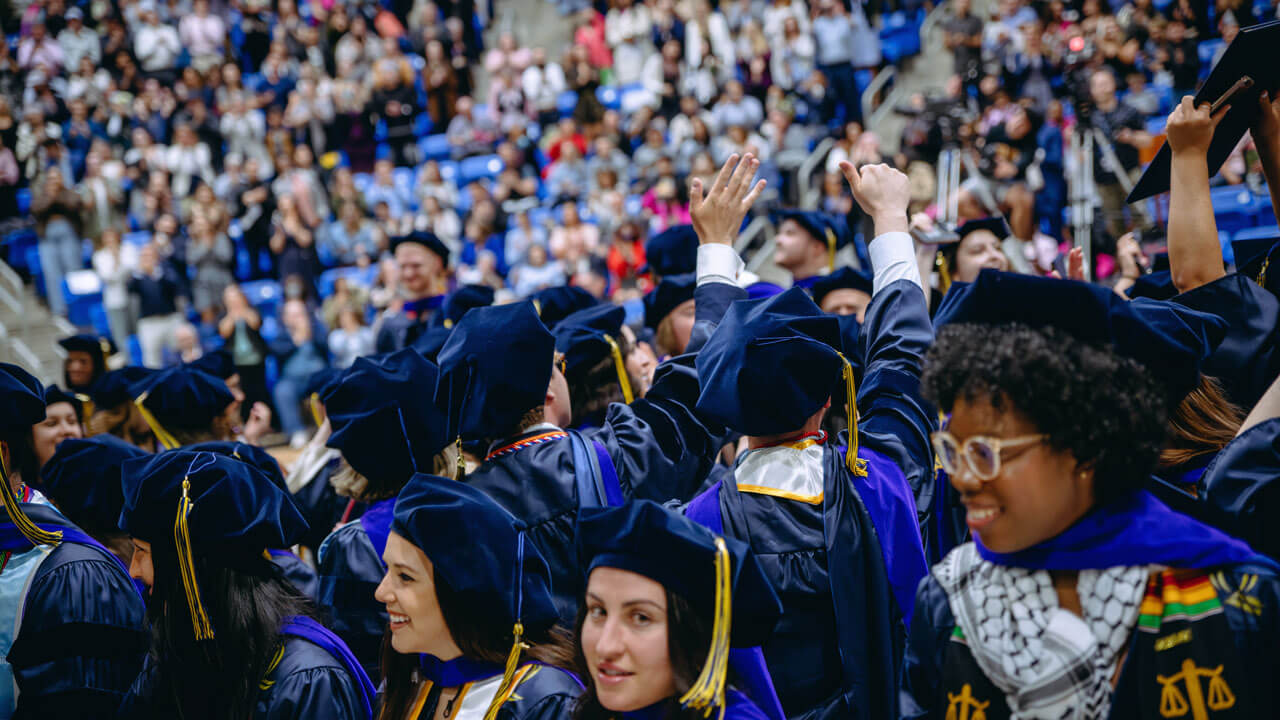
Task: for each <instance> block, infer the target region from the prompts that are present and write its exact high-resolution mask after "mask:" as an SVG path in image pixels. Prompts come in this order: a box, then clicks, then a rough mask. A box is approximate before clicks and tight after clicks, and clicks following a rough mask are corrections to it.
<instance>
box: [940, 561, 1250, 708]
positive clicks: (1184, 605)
mask: <svg viewBox="0 0 1280 720" xmlns="http://www.w3.org/2000/svg"><path fill="white" fill-rule="evenodd" d="M1254 582H1256V578H1255V579H1254ZM1229 584H1230V580H1229V579H1228V578H1227V577H1226V576H1225V575H1224V574H1223V573H1220V572H1214V573H1212V574H1209V573H1204V572H1198V571H1190V572H1188V571H1179V570H1163V571H1158V572H1153V573H1152V574H1151V576H1150V577H1149V579H1148V580H1147V587H1146V591H1145V594H1144V597H1143V600H1142V607H1141V610H1140V611H1139V616H1138V623H1137V626H1136V628H1135V632H1134V637H1133V640H1132V642H1131V643H1130V645H1129V652H1128V654H1127V656H1126V657H1125V658H1124V659H1123V660H1122V662H1123V663H1124V668H1123V670H1122V674H1121V676H1120V682H1119V683H1118V684H1117V687H1116V693H1115V696H1114V700H1113V703H1112V710H1113V714H1114V716H1115V717H1117V718H1118V717H1126V718H1127V717H1135V718H1143V719H1148V718H1149V719H1150V720H1178V719H1180V718H1186V720H1229V719H1231V718H1248V717H1258V715H1257V714H1256V713H1252V712H1251V708H1250V707H1249V706H1248V703H1246V702H1245V701H1244V700H1243V698H1245V697H1246V696H1248V694H1249V689H1248V688H1246V687H1244V685H1243V683H1244V673H1243V672H1242V671H1241V668H1240V667H1239V660H1238V658H1239V654H1240V653H1239V651H1238V650H1237V649H1236V647H1235V646H1234V645H1233V644H1232V642H1231V628H1230V627H1229V626H1228V625H1227V620H1226V616H1225V615H1224V614H1223V607H1222V606H1223V603H1224V601H1223V600H1222V598H1221V596H1220V593H1221V594H1222V595H1225V596H1226V600H1225V602H1226V603H1229V604H1231V605H1233V606H1235V607H1239V608H1241V609H1242V610H1244V611H1245V612H1250V613H1252V614H1257V613H1260V612H1261V609H1260V608H1258V607H1256V604H1257V602H1258V601H1257V599H1256V598H1254V597H1253V596H1252V595H1249V594H1248V588H1247V587H1241V588H1230V587H1228V585H1229ZM1248 584H1249V582H1248V581H1247V580H1246V582H1245V583H1244V585H1246V586H1247V585H1248ZM1250 607H1252V608H1254V609H1253V610H1249V609H1248V608H1250ZM943 652H944V653H945V659H944V661H943V669H942V687H941V690H940V692H939V704H938V706H937V708H936V709H935V712H934V713H933V717H934V718H937V720H1003V719H1005V718H1008V717H1009V707H1008V705H1007V704H1006V703H1005V699H1004V693H1002V692H1001V691H1000V690H999V689H998V688H996V687H995V685H993V684H992V683H991V681H990V680H988V679H987V678H986V676H985V675H983V674H982V670H981V669H980V668H979V667H978V664H977V662H976V661H975V660H974V659H973V654H972V653H971V652H970V650H969V645H968V641H967V640H966V638H965V636H964V632H962V631H961V629H960V627H959V626H956V627H955V628H954V629H953V630H952V632H951V637H950V642H948V643H947V647H946V648H945V649H944V650H943ZM1135 703H1136V709H1137V710H1138V714H1137V715H1130V714H1127V713H1132V711H1133V710H1134V709H1135Z"/></svg>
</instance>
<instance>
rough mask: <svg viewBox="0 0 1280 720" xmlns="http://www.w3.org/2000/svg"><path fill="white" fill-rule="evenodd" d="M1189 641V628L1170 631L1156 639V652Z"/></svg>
mask: <svg viewBox="0 0 1280 720" xmlns="http://www.w3.org/2000/svg"><path fill="white" fill-rule="evenodd" d="M1189 642H1191V628H1183V629H1182V630H1179V631H1178V632H1176V633H1170V634H1168V635H1165V636H1164V637H1162V638H1160V639H1158V640H1156V652H1163V651H1165V650H1171V649H1173V648H1175V647H1178V646H1179V645H1184V644H1186V643H1189Z"/></svg>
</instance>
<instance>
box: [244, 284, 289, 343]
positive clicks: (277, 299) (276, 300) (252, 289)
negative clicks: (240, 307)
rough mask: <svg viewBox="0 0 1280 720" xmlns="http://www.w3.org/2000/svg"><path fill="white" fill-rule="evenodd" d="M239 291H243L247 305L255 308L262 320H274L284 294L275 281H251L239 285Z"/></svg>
mask: <svg viewBox="0 0 1280 720" xmlns="http://www.w3.org/2000/svg"><path fill="white" fill-rule="evenodd" d="M240 289H241V290H243V291H244V295H245V297H246V298H248V299H249V304H250V305H252V306H254V307H255V308H257V310H258V312H259V313H262V317H263V318H264V319H265V318H267V317H272V318H274V317H275V316H276V313H277V312H278V311H279V310H280V303H281V301H282V299H283V295H284V293H283V291H282V290H281V289H280V283H278V282H276V281H275V280H253V281H251V282H247V283H241V285H240ZM264 338H265V333H264Z"/></svg>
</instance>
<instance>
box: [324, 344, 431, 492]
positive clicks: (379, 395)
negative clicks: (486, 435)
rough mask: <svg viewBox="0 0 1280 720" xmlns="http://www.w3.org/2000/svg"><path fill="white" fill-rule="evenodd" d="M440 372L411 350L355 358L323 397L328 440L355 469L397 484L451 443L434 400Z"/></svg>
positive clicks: (406, 479) (429, 464)
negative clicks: (328, 433)
mask: <svg viewBox="0 0 1280 720" xmlns="http://www.w3.org/2000/svg"><path fill="white" fill-rule="evenodd" d="M438 376H439V370H438V369H437V368H436V366H435V365H434V364H432V363H431V362H430V361H429V360H427V359H426V358H424V357H422V355H420V354H418V353H417V352H415V351H413V350H411V349H405V350H400V351H397V352H394V353H391V354H389V355H381V356H376V357H361V358H356V360H355V362H354V363H353V364H352V365H351V367H349V368H347V369H346V370H345V371H343V373H342V375H341V376H340V377H339V378H338V379H337V380H336V381H334V382H333V383H332V384H330V385H329V387H328V390H327V392H326V393H325V395H324V397H323V402H324V406H325V413H326V414H327V415H328V416H329V424H330V426H331V427H332V428H333V434H331V435H330V436H329V440H328V441H327V442H326V445H328V446H329V447H331V448H335V449H337V450H338V451H339V452H341V453H342V457H343V458H344V459H345V460H346V461H347V463H348V464H350V465H351V467H352V468H354V469H355V471H356V472H358V473H360V474H361V475H363V476H365V477H366V478H369V479H371V480H378V481H381V484H385V485H387V486H390V487H400V486H402V485H403V484H404V483H405V482H406V481H408V479H409V478H410V477H411V476H412V475H413V474H414V473H415V472H418V471H420V470H430V469H431V464H432V458H434V457H435V456H436V454H437V453H439V452H440V451H441V450H443V449H444V448H445V446H447V445H448V444H449V441H450V440H452V436H450V435H448V434H447V433H446V427H445V426H446V423H447V418H446V416H445V413H444V412H443V411H442V410H441V409H440V408H438V407H437V406H436V403H435V400H434V394H435V384H436V378H437V377H438Z"/></svg>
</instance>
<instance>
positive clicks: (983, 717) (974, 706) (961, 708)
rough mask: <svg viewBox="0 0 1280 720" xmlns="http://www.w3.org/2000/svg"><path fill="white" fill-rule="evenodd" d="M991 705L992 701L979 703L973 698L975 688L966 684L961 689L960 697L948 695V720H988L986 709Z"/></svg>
mask: <svg viewBox="0 0 1280 720" xmlns="http://www.w3.org/2000/svg"><path fill="white" fill-rule="evenodd" d="M990 704H991V701H990V700H988V701H986V702H979V701H978V699H977V698H975V697H974V696H973V688H971V687H969V683H965V684H964V685H963V686H962V687H961V688H960V694H959V695H953V694H952V693H947V718H946V720H987V713H986V709H987V706H988V705H990ZM970 713H972V714H970Z"/></svg>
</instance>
